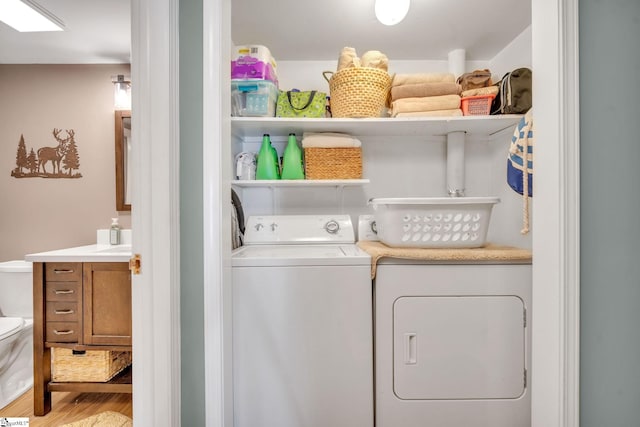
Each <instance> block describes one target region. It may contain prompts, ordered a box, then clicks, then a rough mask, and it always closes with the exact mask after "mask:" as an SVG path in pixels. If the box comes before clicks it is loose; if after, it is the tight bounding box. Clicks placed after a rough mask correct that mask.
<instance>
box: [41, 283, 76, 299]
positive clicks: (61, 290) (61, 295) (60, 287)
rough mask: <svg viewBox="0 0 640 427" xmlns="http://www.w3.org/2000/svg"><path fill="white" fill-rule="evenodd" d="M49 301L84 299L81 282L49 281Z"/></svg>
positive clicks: (47, 289) (47, 285)
mask: <svg viewBox="0 0 640 427" xmlns="http://www.w3.org/2000/svg"><path fill="white" fill-rule="evenodd" d="M45 288H46V289H45V292H46V295H45V298H46V300H47V301H79V300H81V299H82V296H81V295H80V294H81V289H80V282H47V284H46V285H45Z"/></svg>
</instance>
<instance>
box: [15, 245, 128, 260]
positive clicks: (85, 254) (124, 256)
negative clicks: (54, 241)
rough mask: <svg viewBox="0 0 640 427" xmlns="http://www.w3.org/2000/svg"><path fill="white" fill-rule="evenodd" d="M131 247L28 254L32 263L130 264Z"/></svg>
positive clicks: (92, 246)
mask: <svg viewBox="0 0 640 427" xmlns="http://www.w3.org/2000/svg"><path fill="white" fill-rule="evenodd" d="M130 258H131V245H126V244H123V245H104V244H98V245H87V246H78V247H75V248H66V249H58V250H55V251H48V252H40V253H35V254H28V255H26V256H25V257H24V259H25V260H26V261H32V262H129V259H130Z"/></svg>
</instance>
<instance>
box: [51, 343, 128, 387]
mask: <svg viewBox="0 0 640 427" xmlns="http://www.w3.org/2000/svg"><path fill="white" fill-rule="evenodd" d="M129 365H131V352H130V351H102V350H87V351H86V352H84V353H79V354H74V353H73V351H72V350H71V349H68V348H57V347H53V348H52V349H51V377H52V379H53V381H57V382H107V381H109V380H110V379H111V378H113V377H115V376H116V375H117V374H118V373H120V372H121V371H122V370H124V369H125V368H126V367H127V366H129Z"/></svg>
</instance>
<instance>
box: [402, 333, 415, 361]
mask: <svg viewBox="0 0 640 427" xmlns="http://www.w3.org/2000/svg"><path fill="white" fill-rule="evenodd" d="M416 363H418V334H416V333H415V332H405V334H404V364H405V365H415V364H416Z"/></svg>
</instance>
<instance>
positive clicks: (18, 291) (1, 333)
mask: <svg viewBox="0 0 640 427" xmlns="http://www.w3.org/2000/svg"><path fill="white" fill-rule="evenodd" d="M31 272H32V266H31V263H30V262H26V261H8V262H0V409H2V408H4V407H5V406H7V405H8V404H9V403H11V402H12V401H14V400H15V399H16V398H17V397H19V396H20V395H22V394H23V393H24V392H26V391H27V390H29V389H30V388H31V387H32V386H33V279H32V274H31Z"/></svg>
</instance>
